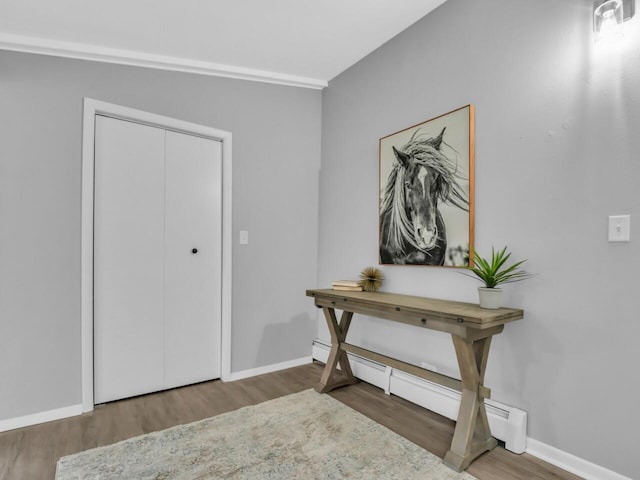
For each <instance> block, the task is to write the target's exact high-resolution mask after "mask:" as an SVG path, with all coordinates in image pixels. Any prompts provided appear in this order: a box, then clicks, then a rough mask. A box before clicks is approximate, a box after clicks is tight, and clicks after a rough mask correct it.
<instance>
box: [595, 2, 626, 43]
mask: <svg viewBox="0 0 640 480" xmlns="http://www.w3.org/2000/svg"><path fill="white" fill-rule="evenodd" d="M634 13H635V0H596V1H595V2H594V3H593V31H594V32H595V34H596V41H600V40H609V41H615V40H618V39H621V38H622V35H623V31H622V24H623V22H625V21H626V20H629V19H630V18H631V17H633V15H634Z"/></svg>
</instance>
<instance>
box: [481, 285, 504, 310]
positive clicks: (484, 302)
mask: <svg viewBox="0 0 640 480" xmlns="http://www.w3.org/2000/svg"><path fill="white" fill-rule="evenodd" d="M478 295H479V297H480V307H482V308H489V309H492V310H495V309H496V308H500V307H501V306H502V289H501V288H487V287H478Z"/></svg>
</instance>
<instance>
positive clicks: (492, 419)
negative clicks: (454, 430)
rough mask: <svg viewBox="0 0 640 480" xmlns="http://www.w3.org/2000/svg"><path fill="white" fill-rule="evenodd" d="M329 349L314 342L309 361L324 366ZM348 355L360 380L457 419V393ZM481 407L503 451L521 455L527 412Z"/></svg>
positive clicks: (497, 405)
mask: <svg viewBox="0 0 640 480" xmlns="http://www.w3.org/2000/svg"><path fill="white" fill-rule="evenodd" d="M330 349H331V346H330V344H328V343H325V342H324V341H322V340H318V339H316V340H314V342H313V354H312V356H313V359H314V360H318V361H319V362H323V363H326V362H327V359H328V358H329V350H330ZM348 355H349V362H350V364H351V370H353V374H354V375H355V376H356V377H357V378H359V379H360V380H363V381H365V382H367V383H370V384H372V385H375V386H376V387H379V388H382V389H383V390H384V391H385V393H386V394H387V395H390V394H394V395H397V396H398V397H402V398H404V399H406V400H409V401H410V402H412V403H415V404H416V405H420V406H421V407H424V408H426V409H428V410H431V411H432V412H436V413H438V414H440V415H442V416H444V417H447V418H450V419H452V420H455V419H456V418H458V410H459V408H460V398H461V394H460V392H458V391H456V390H452V389H450V388H447V387H443V386H441V385H438V384H436V383H432V382H429V381H428V380H423V379H422V378H418V377H415V376H413V375H409V374H408V373H404V372H402V371H400V370H397V369H394V368H391V367H389V366H387V365H383V364H381V363H377V362H373V361H371V360H369V359H366V358H363V357H360V356H358V355H354V354H352V353H349V354H348ZM485 405H486V409H487V417H488V419H489V426H490V427H491V433H492V434H493V436H494V437H496V438H497V439H498V440H502V441H503V442H504V443H505V448H506V449H507V450H509V451H511V452H514V453H523V452H524V451H525V449H526V447H527V412H525V411H524V410H520V409H518V408H514V407H510V406H508V405H503V404H501V403H498V402H496V401H494V400H490V399H486V400H485Z"/></svg>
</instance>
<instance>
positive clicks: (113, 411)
mask: <svg viewBox="0 0 640 480" xmlns="http://www.w3.org/2000/svg"><path fill="white" fill-rule="evenodd" d="M322 368H323V365H321V364H317V363H315V364H311V365H305V366H302V367H296V368H291V369H288V370H282V371H280V372H275V373H269V374H266V375H261V376H257V377H252V378H248V379H245V380H239V381H237V382H230V383H223V382H221V381H212V382H206V383H201V384H197V385H191V386H188V387H183V388H178V389H175V390H168V391H166V392H160V393H153V394H149V395H144V396H141V397H136V398H132V399H128V400H121V401H118V402H113V403H109V404H106V405H101V406H98V407H96V409H95V410H94V411H93V412H91V413H88V414H85V415H81V416H78V417H72V418H68V419H64V420H58V421H55V422H49V423H45V424H41V425H35V426H32V427H27V428H21V429H18V430H12V431H10V432H4V433H0V479H2V480H41V479H42V480H45V479H46V480H53V478H54V476H55V468H56V462H57V461H58V459H59V458H60V457H62V456H65V455H69V454H71V453H75V452H79V451H82V450H86V449H89V448H93V447H97V446H101V445H108V444H110V443H114V442H117V441H119V440H124V439H126V438H129V437H133V436H136V435H141V434H144V433H149V432H152V431H155V430H161V429H164V428H168V427H171V426H174V425H178V424H183V423H189V422H193V421H195V420H200V419H203V418H207V417H211V416H213V415H218V414H220V413H224V412H228V411H231V410H235V409H237V408H240V407H243V406H246V405H252V404H256V403H260V402H263V401H265V400H270V399H273V398H276V397H280V396H283V395H287V394H289V393H295V392H299V391H302V390H305V389H308V388H311V387H313V386H314V385H315V384H316V382H317V381H318V379H319V378H320V374H321V372H322ZM330 395H331V396H333V397H334V398H336V399H337V400H340V401H341V402H343V403H345V404H347V405H349V406H351V407H352V408H354V409H355V410H358V411H359V412H361V413H363V414H364V415H366V416H368V417H370V418H372V419H373V420H375V421H377V422H379V423H381V424H383V425H385V426H387V427H388V428H390V429H391V430H394V431H395V432H397V433H398V434H400V435H402V436H404V437H406V438H408V439H409V440H411V441H413V442H414V443H416V444H418V445H420V446H422V447H424V448H425V449H427V450H429V451H430V452H433V453H434V454H436V455H438V456H439V457H442V456H444V454H445V452H446V451H447V449H448V447H449V444H450V443H451V438H452V436H453V429H454V422H453V421H451V420H449V419H446V418H444V417H441V416H440V415H437V414H435V413H433V412H430V411H428V410H425V409H423V408H421V407H418V406H416V405H414V404H412V403H410V402H408V401H406V400H403V399H401V398H399V397H395V396H387V395H385V394H384V392H383V391H382V390H380V389H379V388H376V387H373V386H371V385H368V384H366V383H359V384H357V385H352V386H349V387H344V388H341V389H338V390H336V391H334V392H331V393H330ZM467 471H468V472H469V473H470V474H472V475H474V476H476V477H477V478H478V479H480V480H519V479H526V480H552V479H558V480H575V479H578V478H579V477H576V476H575V475H572V474H570V473H567V472H565V471H563V470H560V469H558V468H556V467H554V466H552V465H549V464H547V463H545V462H543V461H541V460H538V459H536V458H535V457H532V456H530V455H527V454H522V455H515V454H513V453H510V452H508V451H506V450H504V449H503V448H500V447H498V448H496V449H494V450H493V451H491V452H489V453H486V454H484V455H483V456H482V457H480V458H479V459H478V460H476V461H475V462H474V463H473V464H472V465H471V466H470V467H469V469H468V470H467ZM372 480H375V479H372Z"/></svg>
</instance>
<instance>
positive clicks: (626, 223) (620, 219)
mask: <svg viewBox="0 0 640 480" xmlns="http://www.w3.org/2000/svg"><path fill="white" fill-rule="evenodd" d="M609 241H610V242H629V241H631V215H611V216H610V217H609Z"/></svg>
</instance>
